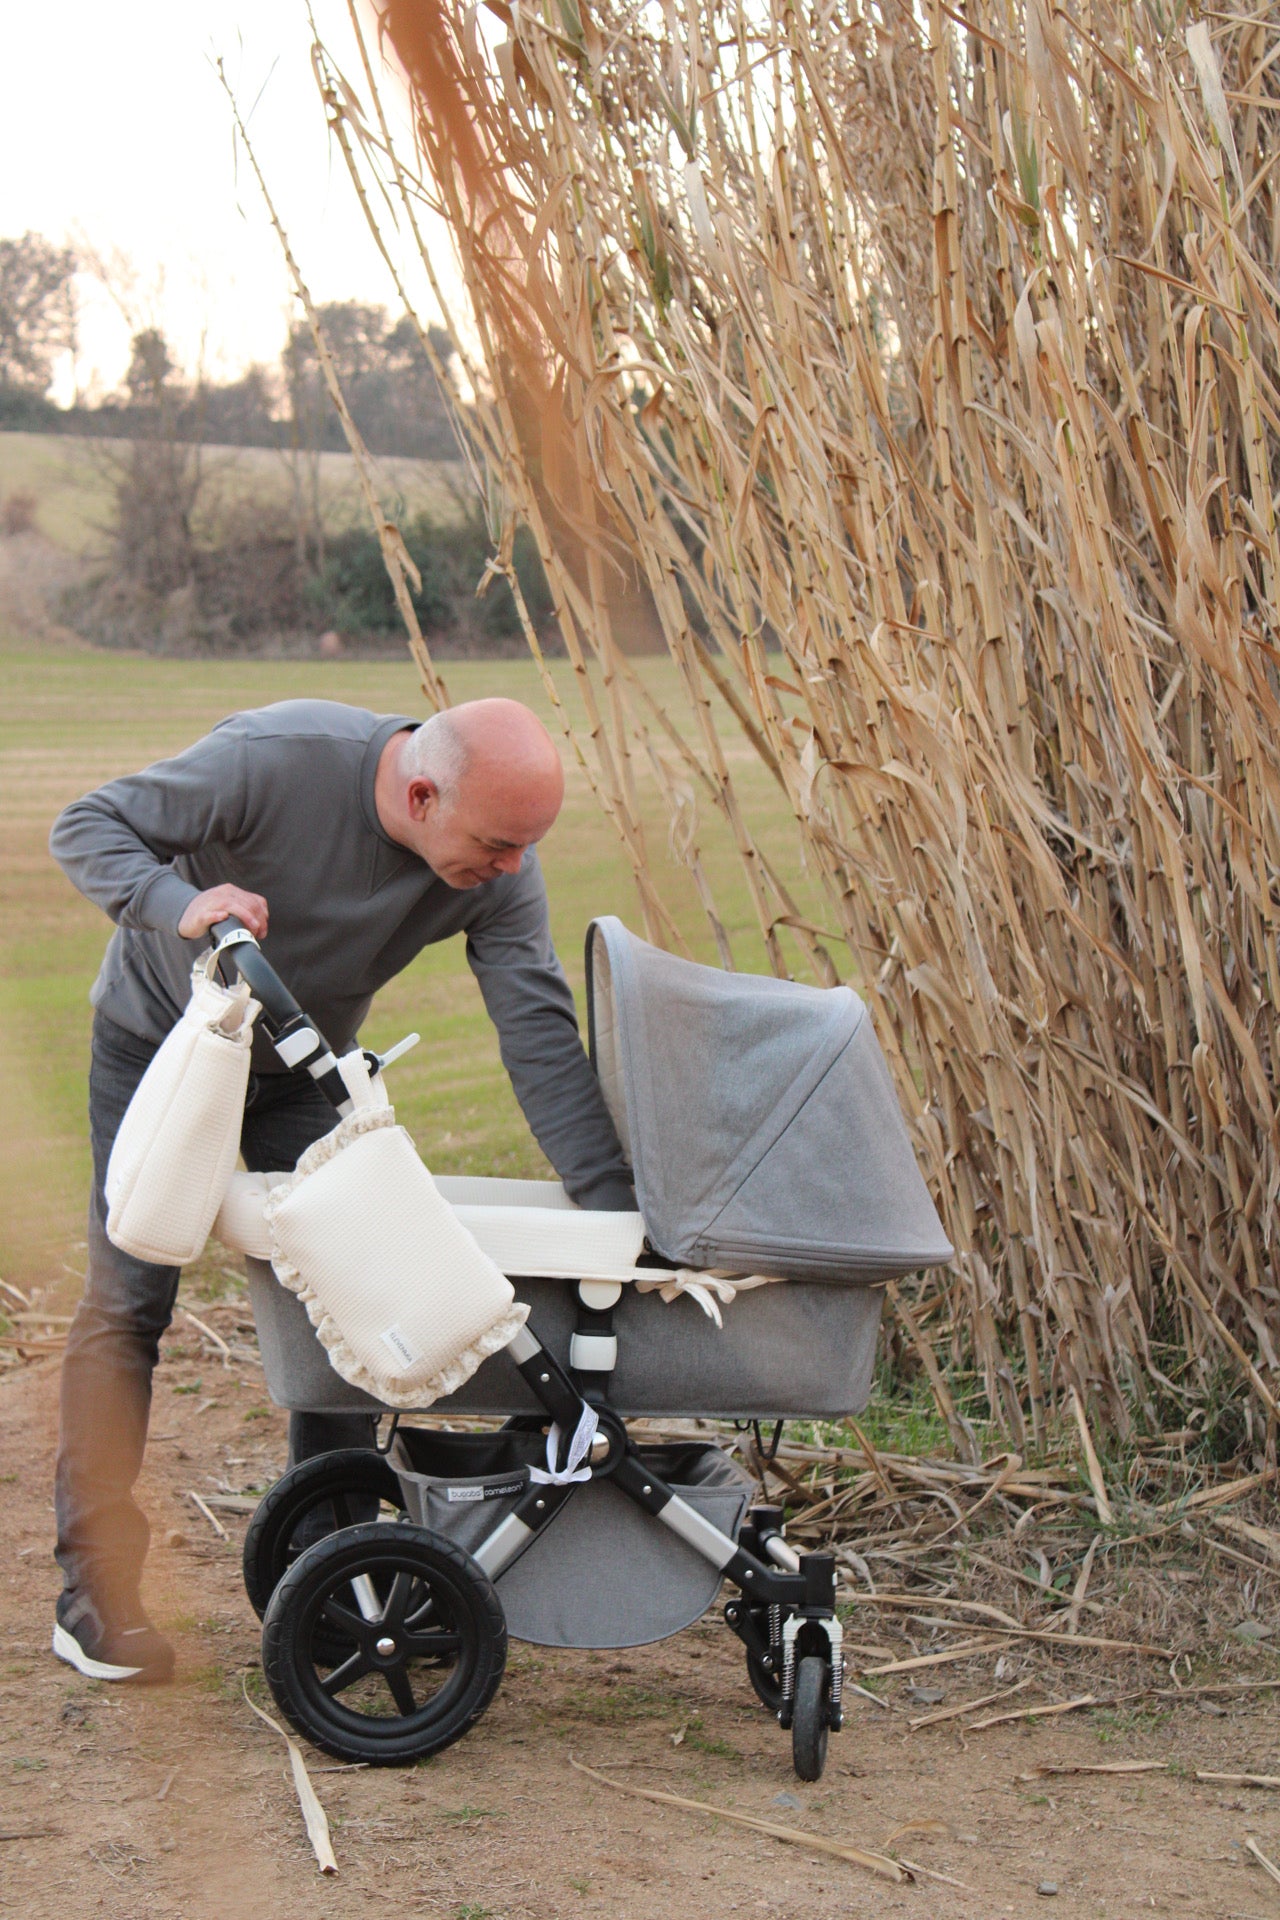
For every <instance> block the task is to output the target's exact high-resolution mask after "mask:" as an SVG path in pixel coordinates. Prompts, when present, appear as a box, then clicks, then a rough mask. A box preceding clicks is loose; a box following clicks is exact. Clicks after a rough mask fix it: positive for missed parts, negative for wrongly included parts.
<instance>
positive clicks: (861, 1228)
mask: <svg viewBox="0 0 1280 1920" xmlns="http://www.w3.org/2000/svg"><path fill="white" fill-rule="evenodd" d="M587 996H588V1004H589V1006H590V1009H591V1047H592V1057H593V1059H594V1060H595V1063H596V1067H597V1070H598V1071H599V1074H600V1079H601V1083H602V1085H603V1087H604V1091H605V1096H606V1098H607V1099H608V1101H609V1105H610V1110H611V1112H612V1113H613V1116H614V1120H615V1122H616V1124H617V1128H618V1133H619V1136H620V1137H621V1139H622V1142H623V1145H624V1147H625V1149H626V1151H627V1153H628V1155H629V1158H630V1160H631V1165H632V1170H633V1172H634V1175H635V1183H636V1194H637V1197H638V1199H639V1203H640V1211H641V1213H643V1215H644V1220H645V1226H646V1228H647V1229H648V1234H649V1239H650V1241H651V1242H652V1244H653V1246H654V1248H655V1249H656V1250H657V1252H659V1253H660V1254H661V1255H662V1256H663V1257H664V1258H665V1259H667V1260H670V1261H672V1262H673V1263H674V1264H676V1265H679V1266H690V1267H703V1268H714V1267H727V1268H730V1269H734V1270H736V1271H737V1272H739V1273H743V1272H746V1273H750V1272H757V1273H773V1274H780V1275H783V1276H784V1277H786V1278H789V1279H794V1280H805V1279H812V1280H819V1281H836V1282H843V1283H844V1284H846V1285H867V1284H872V1283H875V1282H878V1281H884V1280H890V1279H893V1278H894V1277H895V1276H896V1275H898V1274H902V1273H910V1272H912V1271H913V1270H914V1269H915V1268H917V1267H932V1266H941V1265H943V1264H944V1263H945V1262H946V1261H948V1260H950V1259H951V1257H952V1248H951V1246H950V1244H949V1242H948V1240H947V1236H946V1234H945V1233H944V1232H943V1229H942V1222H941V1221H940V1220H939V1218H938V1215H937V1212H936V1211H935V1209H934V1205H933V1202H932V1200H931V1199H930V1198H929V1193H928V1189H927V1188H926V1186H925V1184H924V1181H923V1180H922V1179H921V1177H920V1170H919V1168H918V1167H917V1166H916V1162H915V1156H914V1155H913V1153H912V1150H911V1142H910V1139H909V1138H908V1135H907V1129H906V1126H905V1125H904V1123H903V1119H902V1114H901V1111H900V1109H899V1106H898V1100H897V1095H896V1093H895V1091H894V1087H893V1082H892V1081H891V1079H890V1078H889V1070H888V1068H887V1066H886V1065H885V1062H884V1057H883V1055H882V1054H881V1052H880V1047H879V1044H878V1042H877V1040H876V1037H875V1033H874V1032H873V1030H872V1026H871V1019H870V1016H869V1015H868V1013H867V1010H866V1008H865V1007H864V1006H863V1004H862V1002H861V1000H859V998H858V996H857V994H856V993H853V992H852V991H851V990H850V989H849V988H848V987H826V988H824V987H806V986H801V985H799V984H798V983H796V982H795V981H791V980H775V979H771V978H760V977H759V976H757V975H754V974H743V973H722V972H720V971H719V969H718V968H715V967H700V966H697V965H695V964H694V963H693V962H692V961H689V960H681V959H679V958H677V957H676V956H675V955H674V954H670V953H663V952H661V951H660V950H659V949H658V948H657V947H651V946H650V945H649V944H648V943H647V941H644V940H638V939H637V938H636V937H635V935H634V934H632V933H628V931H627V929H626V928H625V927H624V926H623V924H622V922H621V921H620V920H615V919H612V918H609V919H601V920H597V921H595V922H594V923H593V925H592V927H591V929H590V931H589V933H588V936H587ZM740 1311H741V1307H740V1305H735V1306H734V1307H732V1308H731V1309H730V1313H731V1314H732V1313H738V1312H740Z"/></svg>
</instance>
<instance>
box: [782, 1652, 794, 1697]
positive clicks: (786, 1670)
mask: <svg viewBox="0 0 1280 1920" xmlns="http://www.w3.org/2000/svg"><path fill="white" fill-rule="evenodd" d="M795 1691H796V1643H795V1637H794V1635H792V1634H788V1635H787V1638H786V1640H785V1641H784V1642H783V1646H782V1704H783V1707H784V1709H785V1708H786V1707H788V1706H790V1704H791V1702H792V1700H793V1699H794V1698H795Z"/></svg>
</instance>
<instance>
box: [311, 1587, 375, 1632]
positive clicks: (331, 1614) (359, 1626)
mask: <svg viewBox="0 0 1280 1920" xmlns="http://www.w3.org/2000/svg"><path fill="white" fill-rule="evenodd" d="M320 1611H321V1613H323V1615H324V1617H325V1619H326V1620H327V1621H328V1622H329V1625H330V1626H331V1627H337V1628H338V1629H339V1631H340V1632H342V1633H345V1634H346V1636H347V1638H348V1639H349V1640H354V1641H356V1642H357V1644H358V1643H359V1642H360V1641H361V1640H363V1639H364V1637H365V1634H366V1632H367V1631H368V1629H367V1628H366V1626H365V1623H364V1621H363V1620H362V1619H361V1618H360V1615H359V1614H358V1613H352V1611H351V1609H350V1607H344V1606H342V1605H341V1603H340V1602H339V1601H337V1600H335V1599H334V1598H333V1595H332V1594H330V1595H328V1597H327V1598H326V1600H325V1602H324V1605H323V1606H322V1607H321V1609H320Z"/></svg>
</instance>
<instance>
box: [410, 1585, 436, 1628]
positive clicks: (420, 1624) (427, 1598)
mask: <svg viewBox="0 0 1280 1920" xmlns="http://www.w3.org/2000/svg"><path fill="white" fill-rule="evenodd" d="M423 1594H424V1598H423V1601H422V1604H421V1606H417V1607H415V1608H414V1610H413V1612H412V1613H408V1614H406V1615H405V1619H404V1625H405V1626H406V1627H407V1628H408V1629H409V1631H410V1633H421V1632H422V1629H423V1628H424V1627H425V1626H427V1625H429V1624H430V1622H431V1621H432V1619H433V1618H435V1617H436V1603H435V1600H434V1599H433V1598H432V1596H431V1594H430V1592H429V1591H428V1590H427V1589H426V1588H423Z"/></svg>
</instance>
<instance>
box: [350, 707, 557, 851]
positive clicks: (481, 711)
mask: <svg viewBox="0 0 1280 1920" xmlns="http://www.w3.org/2000/svg"><path fill="white" fill-rule="evenodd" d="M563 799H564V774H563V771H562V769H561V766H560V756H559V754H558V753H557V751H556V747H555V742H554V741H553V740H552V738H551V736H550V734H549V733H548V732H547V730H546V728H545V727H544V726H543V724H542V722H541V720H539V719H538V717H537V715H536V714H534V713H531V712H530V710H529V708H528V707H526V706H522V705H521V703H520V702H519V701H518V700H501V699H494V700H469V701H467V702H466V703H465V704H464V705H462V706H460V707H449V708H447V709H445V710H444V711H443V712H441V713H437V714H433V715H432V717H431V718H430V719H429V720H427V721H425V722H424V723H423V725H422V726H420V727H418V728H417V729H415V731H414V732H412V733H402V734H397V735H396V736H395V737H394V738H393V739H392V740H391V741H390V742H389V743H388V745H387V748H386V749H385V751H384V755H383V762H382V764H381V765H380V768H379V782H378V810H379V815H380V817H381V818H382V821H383V825H384V826H385V827H386V828H387V831H388V832H389V833H390V834H391V836H392V838H393V839H395V840H398V841H399V842H400V843H401V845H404V846H408V847H411V848H412V849H413V851H414V852H415V853H417V854H418V855H419V856H420V858H422V859H424V860H426V861H427V863H428V864H429V865H430V866H432V867H434V868H435V870H436V872H437V873H438V874H439V875H440V877H441V879H442V880H445V881H446V882H447V883H448V884H449V885H450V886H455V887H474V886H478V885H480V884H481V883H482V882H483V881H485V880H490V879H494V878H496V877H497V875H498V874H500V873H513V872H515V870H516V869H517V868H518V866H519V865H520V861H521V859H522V858H523V857H524V853H525V851H526V849H527V848H528V847H530V846H532V845H534V844H535V843H536V842H537V841H539V840H541V839H542V837H543V835H544V834H545V833H547V832H548V831H549V830H550V828H551V827H552V826H553V825H554V823H555V819H556V815H557V814H558V813H559V811H560V805H561V802H562V800H563Z"/></svg>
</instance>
